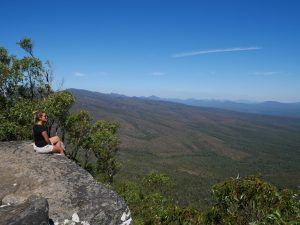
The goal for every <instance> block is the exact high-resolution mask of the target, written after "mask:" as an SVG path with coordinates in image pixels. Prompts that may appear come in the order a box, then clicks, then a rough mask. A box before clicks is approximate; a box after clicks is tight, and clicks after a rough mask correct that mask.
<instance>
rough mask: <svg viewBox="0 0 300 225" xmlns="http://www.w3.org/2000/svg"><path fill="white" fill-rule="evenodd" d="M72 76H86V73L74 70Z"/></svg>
mask: <svg viewBox="0 0 300 225" xmlns="http://www.w3.org/2000/svg"><path fill="white" fill-rule="evenodd" d="M74 76H76V77H86V76H87V75H86V74H85V73H81V72H75V73H74Z"/></svg>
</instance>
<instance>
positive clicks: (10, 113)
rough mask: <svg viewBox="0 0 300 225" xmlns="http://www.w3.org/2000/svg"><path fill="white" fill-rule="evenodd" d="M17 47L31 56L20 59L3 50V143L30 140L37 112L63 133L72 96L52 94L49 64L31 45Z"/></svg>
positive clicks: (0, 102) (21, 43)
mask: <svg viewBox="0 0 300 225" xmlns="http://www.w3.org/2000/svg"><path fill="white" fill-rule="evenodd" d="M18 44H19V46H20V47H21V48H22V49H24V50H25V51H26V52H27V53H28V55H27V56H24V57H22V58H17V57H16V56H14V55H9V53H8V51H7V50H6V49H5V48H3V47H0V106H1V107H0V140H1V141H5V140H21V139H28V138H31V137H32V132H31V128H32V124H33V122H34V121H33V116H32V112H33V111H36V110H43V111H45V112H46V113H47V114H48V117H49V125H50V128H51V127H52V125H53V124H56V125H57V127H56V130H57V129H58V127H60V128H61V129H62V131H63V130H64V122H65V119H66V117H67V115H68V111H69V108H70V107H71V105H72V104H73V102H74V97H73V96H72V94H71V93H68V92H65V91H62V92H54V91H53V90H52V88H51V81H52V78H51V76H52V71H51V68H50V64H49V63H48V62H46V63H43V62H42V61H41V60H40V59H38V58H36V57H35V56H34V55H33V43H32V41H31V40H30V39H29V38H24V39H22V40H20V41H19V42H18ZM50 130H51V129H50ZM62 133H64V132H62Z"/></svg>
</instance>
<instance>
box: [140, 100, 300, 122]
mask: <svg viewBox="0 0 300 225" xmlns="http://www.w3.org/2000/svg"><path fill="white" fill-rule="evenodd" d="M142 98H144V99H152V100H160V101H169V102H177V103H182V104H185V105H191V106H201V107H211V108H219V109H228V110H233V111H238V112H247V113H256V114H265V115H273V116H284V117H293V118H300V102H295V103H282V102H276V101H266V102H247V101H227V100H225V101H221V100H201V99H192V98H191V99H176V98H159V97H156V96H150V97H142Z"/></svg>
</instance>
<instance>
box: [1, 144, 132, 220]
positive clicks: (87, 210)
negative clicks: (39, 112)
mask: <svg viewBox="0 0 300 225" xmlns="http://www.w3.org/2000/svg"><path fill="white" fill-rule="evenodd" d="M31 195H35V196H37V197H40V198H45V199H46V200H47V201H48V204H49V218H50V221H51V220H52V221H53V222H54V223H55V224H64V223H66V221H67V220H69V221H72V217H73V222H75V221H77V222H78V221H80V222H79V223H77V224H91V225H94V224H123V225H125V224H130V221H131V217H130V211H129V209H128V207H127V205H126V203H125V202H124V200H123V199H122V198H121V197H119V196H118V195H117V194H116V193H115V192H114V191H112V190H110V189H108V188H107V187H105V186H104V185H102V184H100V183H97V182H96V181H95V180H94V179H93V177H92V176H91V175H90V174H89V173H88V172H86V171H85V170H83V169H82V168H81V167H79V166H78V165H77V164H76V163H75V162H73V161H71V160H69V159H68V158H66V157H65V156H60V155H55V154H37V153H35V152H34V151H33V148H32V146H31V142H28V141H27V142H26V141H25V142H0V205H2V206H0V215H1V210H2V211H3V210H5V208H6V207H12V205H15V206H18V205H22V204H24V202H28V199H31V198H32V197H30V196H31ZM4 205H10V206H4ZM15 216H17V215H15ZM78 217H79V218H78ZM0 224H2V223H1V218H0Z"/></svg>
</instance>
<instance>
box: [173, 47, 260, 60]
mask: <svg viewBox="0 0 300 225" xmlns="http://www.w3.org/2000/svg"><path fill="white" fill-rule="evenodd" d="M260 49H261V48H260V47H246V48H223V49H210V50H202V51H192V52H182V53H176V54H175V55H173V56H172V57H175V58H177V57H187V56H195V55H204V54H209V53H220V52H241V51H253V50H260Z"/></svg>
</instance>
